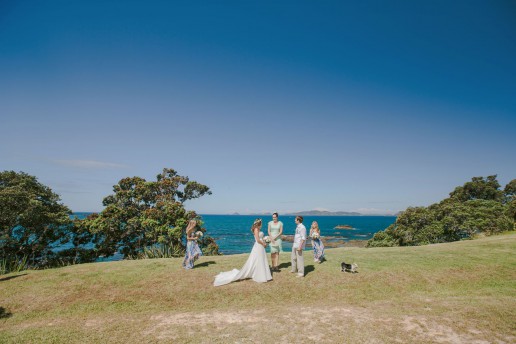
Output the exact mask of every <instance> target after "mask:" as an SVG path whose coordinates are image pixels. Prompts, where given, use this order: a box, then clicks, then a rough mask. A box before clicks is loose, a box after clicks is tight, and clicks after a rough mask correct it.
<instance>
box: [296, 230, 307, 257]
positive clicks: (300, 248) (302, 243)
mask: <svg viewBox="0 0 516 344" xmlns="http://www.w3.org/2000/svg"><path fill="white" fill-rule="evenodd" d="M300 234H301V242H300V243H299V247H298V248H297V250H298V251H303V245H304V244H305V240H306V227H305V228H304V229H302V230H301V233H300Z"/></svg>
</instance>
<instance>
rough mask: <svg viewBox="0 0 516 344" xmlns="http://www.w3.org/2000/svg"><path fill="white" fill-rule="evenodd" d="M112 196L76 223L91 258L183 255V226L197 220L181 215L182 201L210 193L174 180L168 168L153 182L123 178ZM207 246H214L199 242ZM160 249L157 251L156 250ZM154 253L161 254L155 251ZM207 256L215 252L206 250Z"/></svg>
mask: <svg viewBox="0 0 516 344" xmlns="http://www.w3.org/2000/svg"><path fill="white" fill-rule="evenodd" d="M113 192H114V194H112V195H109V196H107V197H105V198H104V200H103V205H104V206H105V208H104V210H103V211H102V212H101V213H100V214H94V215H93V216H90V217H89V218H87V219H85V220H83V221H82V223H81V224H80V225H79V227H83V228H84V232H82V231H79V232H80V233H84V236H80V235H79V236H78V240H82V239H84V240H87V239H88V238H89V237H88V234H87V233H89V235H91V240H92V241H93V243H94V244H95V252H96V254H97V255H102V256H111V255H113V254H115V253H116V252H120V253H122V254H123V255H124V256H125V257H133V258H134V257H140V256H142V255H145V252H148V253H149V254H148V255H149V256H150V255H155V254H156V255H160V254H161V255H168V254H170V255H172V256H176V255H177V253H178V252H181V253H184V250H185V242H184V240H183V237H184V235H185V228H186V224H187V222H188V221H189V220H191V219H196V220H198V226H199V227H200V225H202V222H201V221H200V217H199V216H198V215H197V214H196V213H195V212H194V211H187V210H186V209H185V208H184V202H186V201H188V200H191V199H195V198H199V197H202V196H203V195H205V194H211V192H210V190H209V188H208V187H207V186H205V185H202V184H200V183H197V182H195V181H190V180H189V179H188V177H184V176H180V175H178V174H177V172H176V171H175V170H173V169H164V170H163V172H162V173H161V174H159V175H157V177H156V181H152V182H148V181H146V180H145V179H143V178H140V177H132V178H124V179H122V180H120V181H119V182H118V184H117V185H115V186H114V187H113ZM204 240H206V243H207V244H208V247H211V246H212V245H213V244H214V245H215V246H216V244H215V243H214V242H211V241H209V240H210V239H209V238H206V239H204ZM160 247H161V248H160ZM156 250H161V251H162V252H161V253H158V252H157V251H156ZM210 250H211V251H212V252H217V250H218V247H217V249H213V248H210Z"/></svg>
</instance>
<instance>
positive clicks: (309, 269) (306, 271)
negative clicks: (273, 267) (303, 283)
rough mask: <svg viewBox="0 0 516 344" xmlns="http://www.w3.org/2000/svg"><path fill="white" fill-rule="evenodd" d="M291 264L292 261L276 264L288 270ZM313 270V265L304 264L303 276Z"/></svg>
mask: <svg viewBox="0 0 516 344" xmlns="http://www.w3.org/2000/svg"><path fill="white" fill-rule="evenodd" d="M291 266H292V263H281V264H280V265H278V267H279V268H280V269H286V268H289V270H290V267H291ZM314 270H315V267H314V266H313V265H305V276H306V275H308V274H309V273H310V272H312V271H314Z"/></svg>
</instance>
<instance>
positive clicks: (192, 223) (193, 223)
mask: <svg viewBox="0 0 516 344" xmlns="http://www.w3.org/2000/svg"><path fill="white" fill-rule="evenodd" d="M195 226H197V221H195V220H190V221H188V226H186V233H190V232H191V231H193V229H194V228H195Z"/></svg>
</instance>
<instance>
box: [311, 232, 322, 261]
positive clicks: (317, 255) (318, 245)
mask: <svg viewBox="0 0 516 344" xmlns="http://www.w3.org/2000/svg"><path fill="white" fill-rule="evenodd" d="M312 246H313V248H314V261H316V262H317V261H318V262H320V261H322V260H323V259H324V244H323V243H322V241H321V238H320V237H319V238H317V239H313V238H312Z"/></svg>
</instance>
